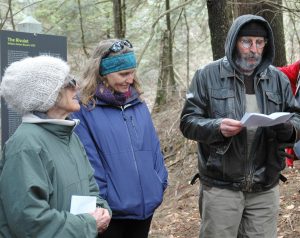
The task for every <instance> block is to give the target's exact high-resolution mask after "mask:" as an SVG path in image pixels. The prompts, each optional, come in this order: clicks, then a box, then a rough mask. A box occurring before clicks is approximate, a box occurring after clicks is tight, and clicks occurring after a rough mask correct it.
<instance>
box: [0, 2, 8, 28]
mask: <svg viewBox="0 0 300 238" xmlns="http://www.w3.org/2000/svg"><path fill="white" fill-rule="evenodd" d="M10 1H11V0H10ZM9 4H11V2H9ZM9 8H10V7H9V6H8V8H7V12H6V13H5V18H4V20H3V22H1V24H0V30H1V29H2V28H3V26H4V24H5V22H6V21H7V18H8V14H9Z"/></svg>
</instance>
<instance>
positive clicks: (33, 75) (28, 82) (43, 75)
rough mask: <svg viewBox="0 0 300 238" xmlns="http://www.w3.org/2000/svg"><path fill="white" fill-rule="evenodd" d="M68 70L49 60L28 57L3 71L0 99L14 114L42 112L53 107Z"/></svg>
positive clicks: (67, 67) (54, 60)
mask: <svg viewBox="0 0 300 238" xmlns="http://www.w3.org/2000/svg"><path fill="white" fill-rule="evenodd" d="M69 71H70V68H69V66H68V65H67V63H66V62H65V61H63V60H61V59H59V58H55V57H52V56H37V57H28V58H25V59H22V60H20V61H16V62H14V63H12V64H11V65H10V66H8V68H7V69H6V70H5V72H4V75H3V78H2V82H1V86H0V90H1V96H2V97H3V98H4V99H5V101H6V102H7V104H8V105H10V106H11V107H12V108H13V109H15V110H16V111H18V112H20V113H22V114H24V113H26V112H31V111H38V112H46V111H48V110H49V109H50V108H51V107H52V106H54V104H55V102H56V100H57V98H58V95H59V92H60V90H61V88H62V87H63V85H64V84H65V83H66V82H67V80H68V79H67V76H68V74H69Z"/></svg>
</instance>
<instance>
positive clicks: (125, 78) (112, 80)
mask: <svg viewBox="0 0 300 238" xmlns="http://www.w3.org/2000/svg"><path fill="white" fill-rule="evenodd" d="M134 74H135V68H133V69H126V70H121V71H118V72H113V73H110V74H108V75H106V79H107V83H108V85H109V86H110V87H111V88H112V89H113V90H114V91H117V92H119V93H126V92H128V90H129V86H130V85H131V84H133V79H134Z"/></svg>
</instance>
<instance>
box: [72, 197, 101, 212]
mask: <svg viewBox="0 0 300 238" xmlns="http://www.w3.org/2000/svg"><path fill="white" fill-rule="evenodd" d="M96 200H97V198H96V197H94V196H76V195H73V196H72V200H71V209H70V213H72V214H74V215H78V214H83V213H90V212H94V211H95V210H96Z"/></svg>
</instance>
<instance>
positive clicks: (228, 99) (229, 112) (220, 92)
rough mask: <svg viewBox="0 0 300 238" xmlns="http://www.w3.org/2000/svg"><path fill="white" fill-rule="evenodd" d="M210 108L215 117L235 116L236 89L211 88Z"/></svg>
mask: <svg viewBox="0 0 300 238" xmlns="http://www.w3.org/2000/svg"><path fill="white" fill-rule="evenodd" d="M210 108H211V113H212V117H213V118H225V117H227V118H235V116H234V109H235V107H234V91H233V90H231V89H227V88H226V89H224V88H222V89H211V98H210Z"/></svg>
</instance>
